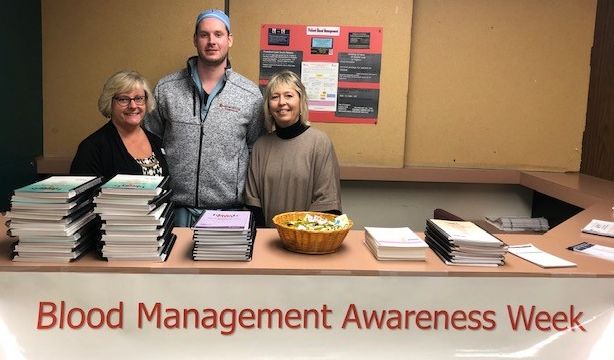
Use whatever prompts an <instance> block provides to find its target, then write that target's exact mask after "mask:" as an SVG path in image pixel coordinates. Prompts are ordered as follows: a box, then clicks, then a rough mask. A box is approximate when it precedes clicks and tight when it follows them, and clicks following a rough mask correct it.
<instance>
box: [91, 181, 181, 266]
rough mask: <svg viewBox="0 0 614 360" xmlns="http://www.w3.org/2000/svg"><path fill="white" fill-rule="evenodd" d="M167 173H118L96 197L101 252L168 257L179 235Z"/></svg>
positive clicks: (112, 256)
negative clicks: (176, 229)
mask: <svg viewBox="0 0 614 360" xmlns="http://www.w3.org/2000/svg"><path fill="white" fill-rule="evenodd" d="M167 183H168V177H163V176H147V175H122V174H120V175H116V176H115V177H113V178H112V179H111V180H109V181H108V182H106V183H105V184H104V185H102V187H101V190H100V195H98V197H96V198H95V199H94V202H95V203H96V209H95V211H96V213H98V214H100V218H101V219H102V222H103V224H102V232H103V234H102V239H101V240H102V241H101V244H100V246H99V250H100V253H101V255H102V257H103V258H106V259H107V260H148V261H158V262H159V261H166V259H167V258H168V255H169V253H170V251H171V249H172V247H173V244H174V242H175V238H176V236H175V235H174V234H173V233H172V229H173V220H174V212H173V206H172V203H170V200H169V199H170V195H171V192H172V190H169V189H167V188H166V185H167Z"/></svg>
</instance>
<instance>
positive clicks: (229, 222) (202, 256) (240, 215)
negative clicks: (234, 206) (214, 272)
mask: <svg viewBox="0 0 614 360" xmlns="http://www.w3.org/2000/svg"><path fill="white" fill-rule="evenodd" d="M255 236H256V227H255V224H254V220H253V219H252V216H251V213H250V212H249V211H241V210H239V211H223V210H205V211H204V212H203V214H202V215H201V217H200V218H199V219H198V221H197V222H196V224H195V225H194V249H193V257H194V260H229V261H250V260H251V258H252V252H253V246H254V238H255Z"/></svg>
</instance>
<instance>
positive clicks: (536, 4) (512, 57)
mask: <svg viewBox="0 0 614 360" xmlns="http://www.w3.org/2000/svg"><path fill="white" fill-rule="evenodd" d="M226 3H228V4H227V5H228V7H229V10H230V17H231V21H232V25H233V32H234V34H235V44H234V46H233V48H232V49H231V59H232V63H233V67H235V69H236V70H237V71H239V72H241V73H243V74H245V75H246V76H247V77H249V78H251V79H252V80H254V81H255V80H257V78H258V65H259V64H258V63H259V57H258V51H259V49H258V40H259V27H260V25H261V24H263V23H288V24H292V23H294V24H313V25H340V26H343V25H358V26H381V27H383V29H384V43H383V54H382V81H381V93H380V111H379V116H380V119H379V122H378V124H377V125H347V124H316V125H315V126H317V127H319V128H321V129H323V130H324V131H326V132H327V133H328V134H329V135H330V137H331V138H332V139H333V141H334V143H335V146H336V149H337V152H338V154H339V158H340V160H341V163H342V164H343V165H345V166H373V167H402V166H404V165H408V166H436V167H465V168H504V169H537V170H552V171H577V170H578V169H579V164H580V157H581V151H582V147H581V145H582V144H581V139H582V133H583V131H584V122H585V114H586V109H587V108H586V101H587V100H586V99H587V94H588V79H589V69H590V67H589V54H590V49H591V46H592V43H593V40H592V37H593V28H594V21H595V9H596V0H559V1H548V0H519V1H507V0H439V1H431V0H382V1H379V2H364V1H356V0H348V1H341V0H330V1H325V0H315V1H310V2H304V1H299V0H289V1H286V2H274V1H270V0H262V1H247V0H230V1H226V2H225V1H222V0H208V1H195V0H186V1H180V2H167V1H164V0H135V1H131V2H124V1H120V0H108V1H104V2H89V1H88V2H82V1H78V0H42V23H43V25H42V28H43V32H42V34H43V125H44V133H43V134H44V138H43V141H44V155H45V157H72V155H73V153H74V151H75V149H76V146H77V144H78V143H79V141H81V139H83V138H84V137H85V136H86V135H87V134H89V133H91V132H92V131H93V130H95V129H96V128H98V127H99V126H101V125H102V124H103V123H104V122H105V119H103V118H102V116H101V115H100V114H99V113H98V112H97V110H96V101H97V98H98V95H99V91H100V89H101V87H102V85H103V82H104V81H105V80H106V78H107V77H108V76H109V75H111V74H112V73H113V72H115V71H118V70H120V69H125V68H133V69H136V70H138V71H140V72H141V73H143V74H144V75H145V76H146V77H147V78H148V79H149V80H150V81H151V83H152V85H154V84H155V83H156V82H157V81H158V79H159V78H160V77H161V76H163V75H165V74H167V73H169V72H171V71H174V70H176V69H178V68H180V67H183V66H184V64H185V60H186V58H187V57H189V56H191V55H192V54H194V49H193V46H192V40H191V37H192V31H193V26H194V19H195V17H196V15H197V14H198V12H199V11H201V10H203V9H206V8H209V7H217V8H224V6H225V4H226ZM410 53H411V58H410Z"/></svg>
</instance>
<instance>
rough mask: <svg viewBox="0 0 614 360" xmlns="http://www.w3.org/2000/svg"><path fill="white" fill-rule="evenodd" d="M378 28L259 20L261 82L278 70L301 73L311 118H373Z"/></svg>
mask: <svg viewBox="0 0 614 360" xmlns="http://www.w3.org/2000/svg"><path fill="white" fill-rule="evenodd" d="M382 38H383V34H382V28H379V27H360V26H311V25H271V24H266V25H262V27H261V29H260V86H266V84H267V82H268V80H269V78H270V77H271V76H272V75H273V74H275V73H276V72H278V71H280V70H291V71H293V72H295V73H296V74H297V75H299V76H300V77H301V80H302V81H303V84H304V85H305V88H306V89H307V97H308V103H309V120H311V121H316V122H337V123H361V124H374V123H376V122H377V114H378V107H379V87H380V72H381V63H382Z"/></svg>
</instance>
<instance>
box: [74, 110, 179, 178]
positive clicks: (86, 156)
mask: <svg viewBox="0 0 614 360" xmlns="http://www.w3.org/2000/svg"><path fill="white" fill-rule="evenodd" d="M143 130H144V131H145V135H147V139H148V140H149V144H150V145H151V149H152V150H153V152H154V153H155V154H156V158H157V159H158V161H159V162H160V166H161V167H162V174H163V175H168V165H167V164H166V159H165V158H164V154H163V153H162V151H163V150H162V141H161V140H160V138H159V137H157V136H156V135H154V134H152V133H151V132H149V131H147V130H145V129H143ZM70 173H71V175H94V176H103V177H104V180H108V179H110V178H111V177H113V176H115V175H117V174H129V175H142V174H143V168H142V167H141V165H139V163H137V162H136V160H134V158H133V157H132V155H130V153H129V152H128V149H126V146H125V145H124V142H123V141H122V139H121V137H120V136H119V133H118V132H117V129H116V128H115V125H113V123H112V122H111V121H109V122H108V123H106V124H105V125H104V126H103V127H101V128H100V129H98V130H96V131H95V132H94V133H93V134H91V135H90V136H88V137H86V138H85V140H83V141H82V142H81V144H79V148H78V149H77V153H76V154H75V158H74V159H73V161H72V164H71V165H70Z"/></svg>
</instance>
